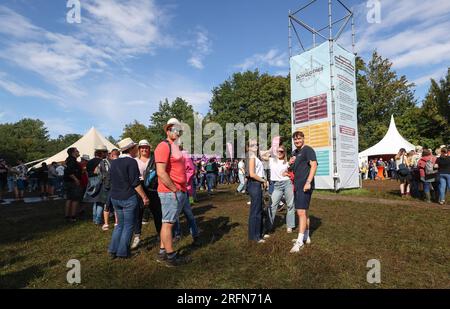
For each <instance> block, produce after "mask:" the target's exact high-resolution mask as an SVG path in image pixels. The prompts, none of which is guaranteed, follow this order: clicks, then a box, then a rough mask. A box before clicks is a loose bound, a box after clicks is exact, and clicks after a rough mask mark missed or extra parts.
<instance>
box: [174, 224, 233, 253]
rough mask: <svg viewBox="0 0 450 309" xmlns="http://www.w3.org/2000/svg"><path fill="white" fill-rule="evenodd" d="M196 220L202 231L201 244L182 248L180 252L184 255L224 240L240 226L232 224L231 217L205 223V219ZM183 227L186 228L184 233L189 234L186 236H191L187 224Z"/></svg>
mask: <svg viewBox="0 0 450 309" xmlns="http://www.w3.org/2000/svg"><path fill="white" fill-rule="evenodd" d="M196 220H197V225H198V227H199V228H200V230H201V231H202V233H200V236H199V243H198V245H196V246H192V245H191V244H189V245H186V246H184V247H182V248H180V251H181V252H183V253H187V254H189V253H191V252H193V251H195V250H197V249H200V248H201V247H206V246H208V245H211V244H213V243H215V242H217V241H219V240H220V239H222V238H223V236H224V235H226V234H228V233H229V232H230V231H231V230H232V229H234V228H236V227H238V226H239V223H236V222H234V223H230V217H217V218H212V219H210V220H207V221H204V217H198V218H196ZM182 226H184V229H183V233H187V234H184V235H189V231H188V228H187V224H183V225H182Z"/></svg>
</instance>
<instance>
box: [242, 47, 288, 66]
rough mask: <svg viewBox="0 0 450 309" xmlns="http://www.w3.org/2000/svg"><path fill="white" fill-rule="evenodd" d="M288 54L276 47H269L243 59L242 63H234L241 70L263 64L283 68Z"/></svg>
mask: <svg viewBox="0 0 450 309" xmlns="http://www.w3.org/2000/svg"><path fill="white" fill-rule="evenodd" d="M287 60H288V56H287V54H286V53H285V52H283V53H282V52H280V51H279V50H278V49H271V50H269V51H268V52H267V53H265V54H254V55H253V56H251V57H249V58H247V59H245V60H244V62H243V63H241V64H238V65H235V67H236V68H238V69H240V70H241V71H246V70H249V69H255V68H261V67H264V66H270V67H276V68H283V67H287V66H288V61H287Z"/></svg>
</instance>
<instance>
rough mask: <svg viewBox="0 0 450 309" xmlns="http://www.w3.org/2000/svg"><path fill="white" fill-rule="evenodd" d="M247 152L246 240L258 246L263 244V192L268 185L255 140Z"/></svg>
mask: <svg viewBox="0 0 450 309" xmlns="http://www.w3.org/2000/svg"><path fill="white" fill-rule="evenodd" d="M248 149H249V152H248V185H247V187H248V192H249V194H250V214H249V218H248V239H249V240H250V241H256V242H257V243H259V244H262V243H265V242H266V240H265V239H264V238H267V237H269V235H267V236H266V235H264V236H263V217H262V216H263V214H262V212H263V191H264V190H267V188H268V186H269V183H268V181H267V179H266V175H265V172H264V165H263V163H262V162H261V160H260V159H259V150H258V143H257V141H256V139H251V140H250V141H249V148H248Z"/></svg>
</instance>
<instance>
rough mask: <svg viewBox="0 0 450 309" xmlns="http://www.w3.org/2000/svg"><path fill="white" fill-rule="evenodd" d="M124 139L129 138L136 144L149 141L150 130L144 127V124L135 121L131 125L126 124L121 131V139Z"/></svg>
mask: <svg viewBox="0 0 450 309" xmlns="http://www.w3.org/2000/svg"><path fill="white" fill-rule="evenodd" d="M126 137H130V138H131V139H132V140H133V141H135V142H136V143H137V142H139V141H140V140H143V139H147V140H149V139H150V138H151V132H150V129H149V128H148V127H146V126H145V125H144V124H142V123H140V122H138V121H137V120H135V121H134V122H133V123H131V124H127V125H126V126H125V128H124V129H123V133H122V136H121V138H126Z"/></svg>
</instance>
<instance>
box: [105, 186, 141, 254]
mask: <svg viewBox="0 0 450 309" xmlns="http://www.w3.org/2000/svg"><path fill="white" fill-rule="evenodd" d="M111 202H112V204H113V206H114V210H115V211H116V214H117V221H118V225H117V226H116V227H115V228H114V232H113V234H112V238H111V243H110V244H109V249H108V251H109V253H111V254H115V255H116V256H119V257H128V256H129V255H130V243H131V237H132V236H133V229H134V223H135V221H136V207H138V200H137V197H136V195H133V196H132V197H130V198H129V199H127V200H115V199H111Z"/></svg>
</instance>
